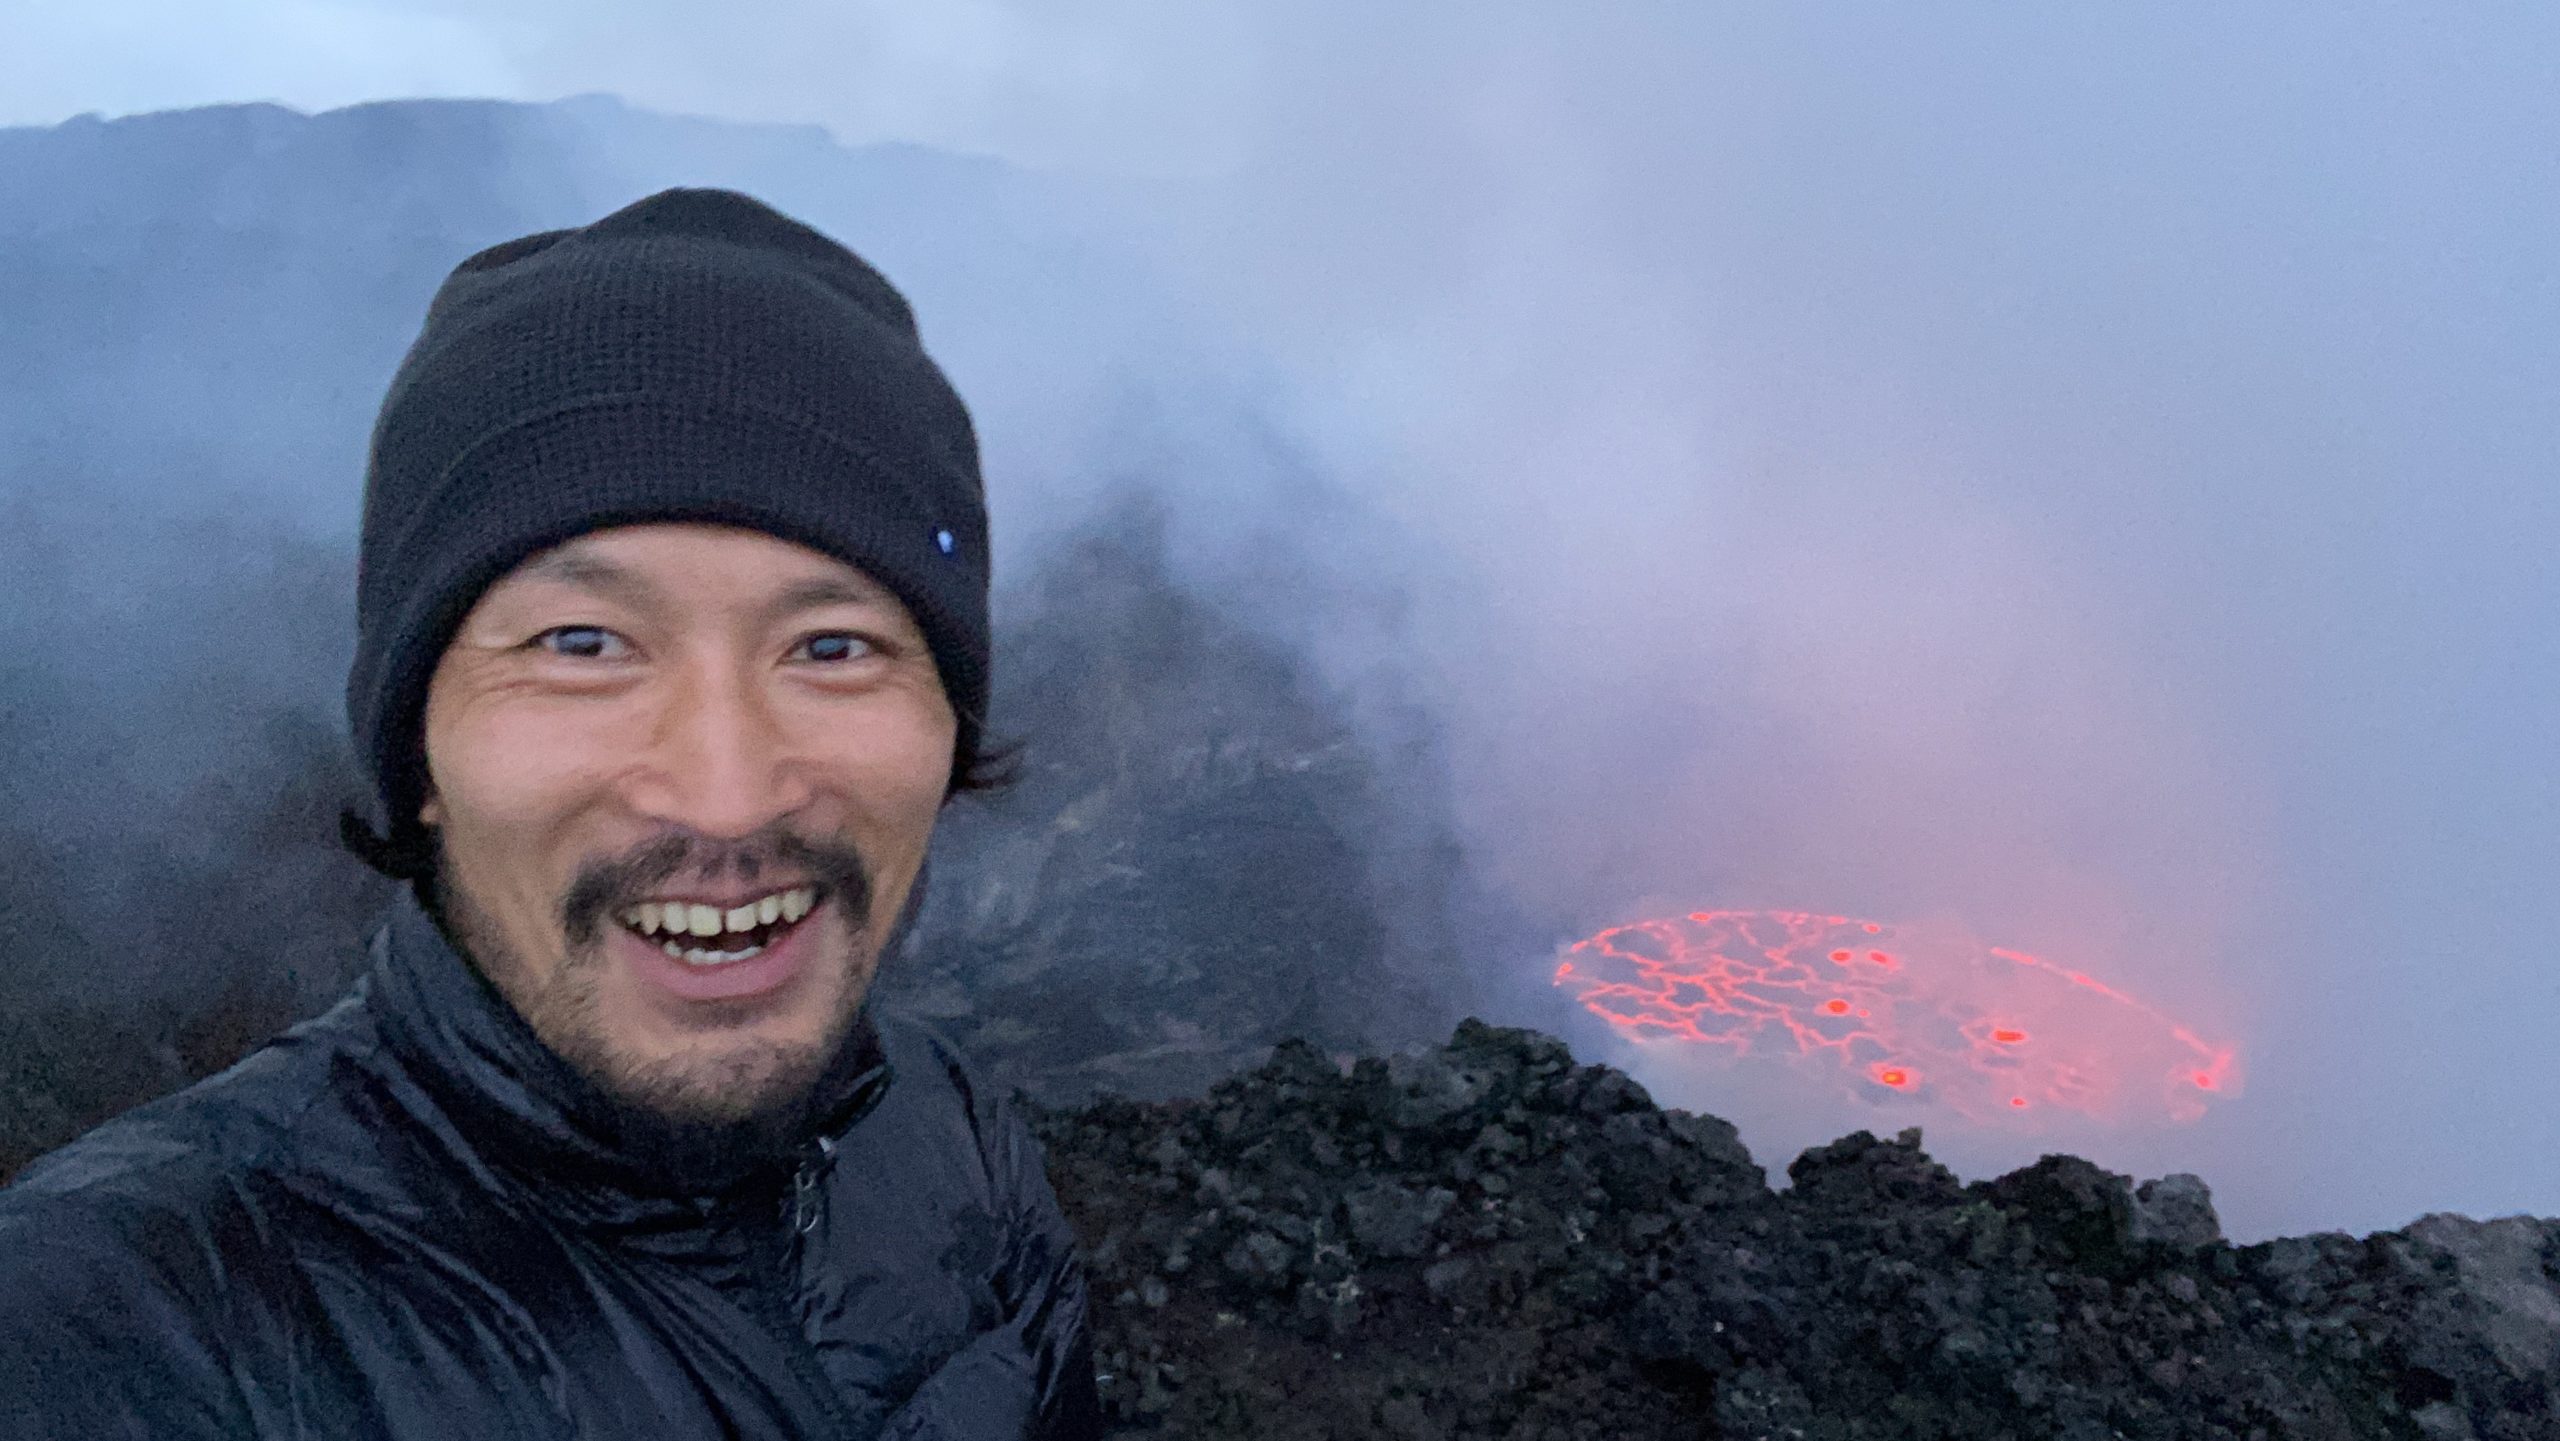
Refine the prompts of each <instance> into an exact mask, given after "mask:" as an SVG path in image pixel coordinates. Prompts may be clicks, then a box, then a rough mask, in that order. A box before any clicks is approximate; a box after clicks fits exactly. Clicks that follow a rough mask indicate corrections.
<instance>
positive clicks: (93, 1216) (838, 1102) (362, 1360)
mask: <svg viewBox="0 0 2560 1441" xmlns="http://www.w3.org/2000/svg"><path fill="white" fill-rule="evenodd" d="M856 1034H857V1036H858V1037H859V1038H860V1040H859V1043H858V1045H857V1046H856V1047H855V1048H854V1049H853V1050H852V1051H850V1052H849V1053H848V1064H847V1065H846V1066H844V1067H843V1068H841V1069H840V1071H839V1074H838V1075H837V1076H836V1077H835V1078H834V1080H833V1081H832V1082H831V1084H832V1085H833V1086H834V1087H835V1088H836V1091H835V1093H834V1094H831V1095H830V1096H829V1097H828V1098H827V1099H828V1101H829V1102H830V1103H831V1105H830V1107H829V1109H828V1110H826V1111H825V1112H824V1113H823V1114H826V1115H828V1116H830V1117H831V1119H830V1120H829V1121H828V1123H827V1124H826V1126H824V1127H823V1128H822V1129H821V1131H820V1133H819V1134H818V1135H817V1136H816V1137H814V1138H813V1140H812V1143H811V1145H810V1146H809V1147H808V1148H807V1149H806V1151H805V1152H804V1153H803V1154H802V1155H800V1156H798V1157H782V1158H778V1159H777V1160H776V1161H775V1162H774V1163H772V1164H769V1165H764V1166H760V1167H754V1168H750V1169H747V1170H744V1171H743V1172H741V1173H740V1174H737V1175H732V1176H725V1177H724V1178H723V1179H722V1181H721V1182H720V1183H719V1187H718V1189H716V1190H713V1191H709V1192H704V1191H703V1190H702V1189H701V1186H700V1184H699V1183H697V1184H696V1185H694V1186H683V1187H671V1186H669V1185H668V1184H666V1182H665V1179H664V1173H663V1169H662V1168H652V1167H649V1166H645V1165H642V1164H639V1163H638V1161H637V1160H636V1158H635V1156H634V1155H632V1154H629V1152H630V1151H631V1149H632V1148H630V1147H629V1146H627V1145H618V1144H617V1142H616V1140H615V1138H614V1132H613V1131H612V1130H611V1129H610V1126H609V1124H608V1123H606V1122H605V1121H604V1120H603V1117H605V1116H606V1115H608V1114H610V1111H611V1108H609V1107H604V1106H602V1105H600V1104H599V1103H598V1098H597V1096H596V1093H595V1092H593V1091H592V1090H590V1089H588V1088H587V1086H586V1084H585V1083H584V1082H583V1081H582V1080H581V1079H580V1078H578V1077H577V1076H576V1074H575V1073H574V1072H572V1071H570V1070H569V1068H568V1067H567V1066H566V1065H565V1064H564V1063H562V1062H561V1061H560V1060H559V1059H558V1058H557V1057H555V1056H554V1055H553V1054H552V1053H551V1052H550V1051H549V1050H548V1049H547V1048H545V1047H544V1046H543V1045H542V1044H541V1042H540V1041H538V1040H536V1039H535V1037H534V1035H533V1033H532V1031H531V1030H530V1028H528V1027H527V1026H526V1025H525V1024H524V1022H523V1021H522V1019H521V1018H519V1017H518V1016H517V1015H516V1013H515V1011H514V1010H513V1009H512V1008H511V1007H510V1006H509V1005H508V1004H507V1003H506V1001H505V1000H504V999H503V998H501V997H500V996H499V995H498V994H497V992H496V991H494V990H493V989H491V988H490V987H489V986H488V984H487V983H486V982H485V981H483V980H482V979H481V978H480V976H479V974H478V973H477V972H476V971H474V970H473V969H472V968H471V967H470V966H468V965H467V964H466V963H465V962H464V961H463V960H462V959H461V958H460V957H459V956H458V955H456V954H455V953H454V951H453V949H452V948H451V947H450V946H449V945H447V944H446V943H445V941H444V939H443V937H442V935H441V934H440V933H439V932H438V931H437V930H436V927H435V925H434V923H433V922H432V921H431V920H429V919H428V918H427V917H426V916H425V915H424V913H422V912H421V911H419V910H418V909H417V907H416V906H415V905H413V904H406V903H404V904H403V905H402V906H401V907H400V908H399V909H398V910H397V911H395V912H394V914H393V916H392V919H391V921H390V923H389V924H388V925H386V926H385V927H384V929H383V931H382V932H381V933H380V934H378V935H377V936H376V937H375V940H374V943H373V949H372V954H371V960H370V966H369V968H368V972H367V974H366V976H365V977H364V979H363V980H362V981H361V982H360V983H359V984H358V985H357V987H356V989H355V990H354V992H353V993H352V994H351V995H349V997H348V998H347V999H346V1000H344V1001H343V1002H341V1003H339V1004H338V1005H337V1006H336V1007H335V1008H333V1009H332V1010H330V1011H329V1012H328V1013H327V1014H326V1015H323V1016H321V1017H319V1018H317V1019H315V1020H313V1021H310V1022H307V1023H305V1024H304V1025H302V1026H300V1027H297V1028H296V1029H294V1030H293V1031H291V1032H288V1033H287V1034H286V1035H285V1036H284V1037H282V1038H280V1039H279V1040H277V1041H276V1042H274V1043H273V1044H271V1045H269V1046H267V1047H266V1048H264V1049H262V1050H260V1051H258V1052H257V1053H255V1054H254V1055H252V1056H250V1057H249V1058H248V1059H246V1060H244V1061H242V1062H241V1063H240V1064H239V1065H237V1066H235V1067H233V1068H232V1069H230V1070H228V1071H226V1072H224V1073H223V1074H221V1075H219V1076H216V1077H213V1078H212V1079H210V1080H207V1081H205V1082H203V1083H202V1084H199V1085H197V1086H194V1087H192V1088H190V1089H188V1090H186V1091H183V1092H181V1093H179V1094H177V1095H175V1096H171V1097H168V1098H166V1099H164V1100H161V1101H157V1102H154V1103H152V1104H151V1105H148V1106H144V1107H141V1108H140V1109H138V1110H135V1111H133V1112H131V1113H129V1114H127V1115H125V1116H123V1117H120V1118H118V1119H117V1120H115V1121H112V1122H110V1123H108V1124H107V1125H105V1126H103V1127H100V1128H99V1129H98V1130H96V1131H94V1132H91V1133H90V1134H89V1135H87V1136H85V1137H83V1138H82V1139H80V1140H78V1141H76V1142H74V1143H72V1144H71V1145H70V1146H67V1147H65V1148H64V1149H62V1150H60V1151H57V1152H54V1153H53V1154H52V1155H50V1156H47V1157H45V1158H44V1159H42V1160H40V1161H38V1162H36V1163H35V1164H34V1165H32V1166H30V1167H29V1168H27V1170H26V1171H25V1172H24V1173H23V1174H22V1175H21V1176H20V1177H19V1178H18V1180H17V1182H16V1183H15V1184H14V1185H12V1186H10V1187H9V1188H8V1189H7V1190H5V1191H0V1436H6V1437H21V1436H43V1437H64V1438H73V1437H76V1438H82V1441H93V1438H105V1437H126V1436H133V1437H142V1436H149V1437H214V1436H221V1437H249V1436H256V1437H286V1436H290V1437H337V1436H347V1437H359V1436H360V1437H368V1438H412V1437H414V1438H427V1437H434V1438H438V1441H448V1438H457V1437H471V1438H498V1437H546V1438H567V1437H582V1438H621V1437H635V1438H637V1437H669V1438H676V1437H684V1438H692V1437H705V1438H708V1437H728V1438H742V1441H743V1438H764V1437H773V1438H781V1437H791V1438H845V1441H851V1438H868V1437H883V1438H889V1437H899V1438H934V1441H998V1438H1012V1437H1037V1438H1043V1441H1073V1438H1084V1437H1096V1436H1099V1435H1100V1434H1101V1421H1100V1416H1099V1408H1098V1406H1097V1404H1096V1400H1095V1390H1094V1376H1093V1365H1092V1359H1091V1346H1090V1342H1089V1341H1088V1339H1087V1334H1086V1329H1085V1282H1084V1275H1083V1271H1082V1269H1081V1266H1080V1264H1079V1262H1078V1259H1077V1257H1076V1253H1075V1247H1074V1238H1073V1235H1072V1233H1071V1232H1070V1231H1069V1230H1068V1229H1067V1226H1066V1222H1065V1220H1064V1218H1063V1216H1061V1214H1060V1213H1059V1210H1058V1205H1057V1200H1056V1197H1055V1196H1054V1195H1053V1194H1052V1193H1051V1191H1050V1188H1049V1183H1048V1180H1047V1177H1046V1175H1045V1174H1044V1173H1043V1169H1042V1161H1041V1153H1040V1149H1039V1144H1038V1142H1037V1141H1035V1140H1034V1139H1033V1138H1032V1136H1031V1134H1030V1132H1029V1131H1028V1129H1027V1128H1026V1127H1025V1126H1024V1124H1023V1121H1022V1119H1021V1117H1020V1116H1019V1114H1018V1113H1017V1112H1016V1111H1015V1110H1014V1108H1013V1107H1012V1106H1011V1104H1010V1103H1009V1102H1008V1101H1007V1100H1005V1099H1003V1098H1000V1097H997V1096H993V1095H990V1094H987V1093H986V1092H985V1091H982V1090H980V1089H979V1088H978V1087H977V1086H975V1085H974V1084H973V1083H972V1081H971V1078H970V1076H969V1074H968V1073H967V1071H966V1070H965V1069H964V1068H963V1066H962V1063H961V1061H960V1059H959V1057H958V1056H957V1055H956V1054H955V1053H954V1052H953V1051H952V1050H951V1048H950V1047H949V1046H948V1045H947V1044H945V1043H944V1042H942V1041H941V1040H940V1039H939V1038H937V1037H936V1036H934V1035H933V1034H932V1033H931V1032H929V1031H927V1030H925V1029H923V1028H922V1027H920V1026H918V1025H916V1024H914V1023H913V1022H909V1021H905V1020H902V1019H899V1018H896V1017H894V1016H891V1015H888V1014H885V1013H881V1012H880V1011H879V1009H878V1008H876V1007H867V1008H866V1013H865V1020H864V1023H863V1025H862V1026H861V1027H860V1028H859V1029H858V1031H857V1032H856ZM689 1192H690V1194H689Z"/></svg>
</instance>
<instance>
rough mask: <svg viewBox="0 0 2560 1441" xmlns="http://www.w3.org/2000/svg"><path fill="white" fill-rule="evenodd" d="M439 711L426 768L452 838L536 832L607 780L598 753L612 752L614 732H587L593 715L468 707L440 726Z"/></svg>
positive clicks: (537, 707)
mask: <svg viewBox="0 0 2560 1441" xmlns="http://www.w3.org/2000/svg"><path fill="white" fill-rule="evenodd" d="M546 712H550V713H546ZM435 719H436V718H435V717H434V716H432V714H431V715H430V718H429V725H428V731H427V748H426V749H427V774H428V778H429V780H430V781H431V782H432V783H433V785H434V787H435V797H436V801H437V806H438V809H439V810H440V811H441V812H442V821H443V824H444V826H445V829H446V832H447V837H448V844H450V843H452V842H453V841H455V840H458V839H461V838H463V837H469V836H487V835H490V834H491V833H493V832H494V833H496V834H497V835H500V836H505V837H513V838H516V839H518V840H522V839H527V838H530V837H532V836H534V835H536V834H538V833H539V832H541V831H542V830H543V829H545V828H546V822H547V821H548V820H549V819H550V818H553V817H556V816H560V815H564V814H566V813H568V812H569V811H572V810H574V809H575V808H576V807H577V806H578V805H579V803H580V801H581V798H582V797H585V796H587V795H590V794H592V793H593V792H594V790H595V789H596V788H597V787H598V786H599V785H601V784H602V783H603V778H602V776H601V774H600V773H599V770H598V767H597V766H596V764H595V759H594V758H595V757H598V756H601V755H609V754H611V753H612V750H611V738H610V737H605V736H597V735H591V734H588V732H590V731H592V730H594V729H595V724H594V721H593V719H591V718H588V717H581V716H574V715H567V714H560V713H557V708H555V707H544V706H540V705H530V706H528V705H516V706H491V707H486V708H482V709H479V710H477V711H470V710H464V711H461V712H459V713H458V714H455V715H452V716H449V717H447V718H446V719H445V723H444V724H443V725H442V726H441V727H439V726H438V725H436V724H435Z"/></svg>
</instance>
